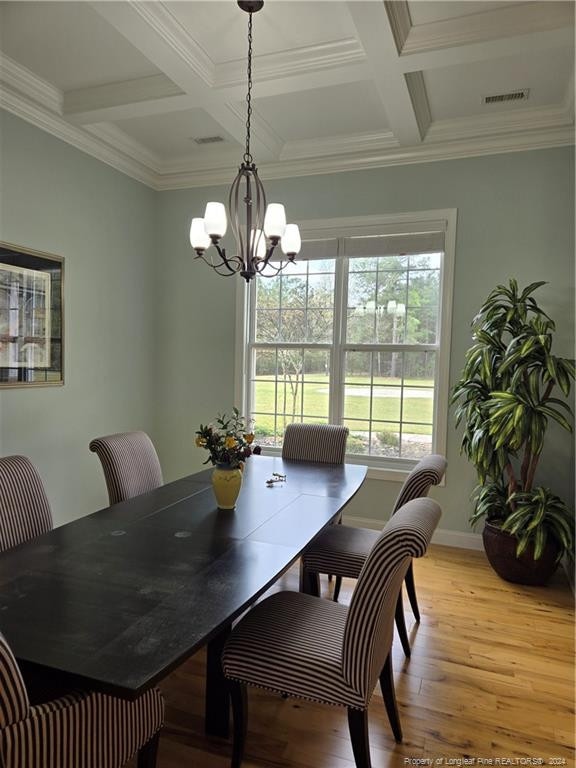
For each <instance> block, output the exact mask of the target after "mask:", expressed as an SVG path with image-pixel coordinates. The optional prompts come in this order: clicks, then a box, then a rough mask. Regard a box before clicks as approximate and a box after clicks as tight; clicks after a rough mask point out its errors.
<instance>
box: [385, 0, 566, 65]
mask: <svg viewBox="0 0 576 768" xmlns="http://www.w3.org/2000/svg"><path fill="white" fill-rule="evenodd" d="M391 5H392V8H390V6H391ZM395 5H396V4H395V3H394V4H391V3H387V6H388V13H389V14H390V13H392V14H393V18H394V19H395V24H394V26H395V29H396V30H398V28H399V26H400V25H399V24H398V9H395V8H394V6H395ZM400 5H405V3H400ZM573 27H574V5H573V3H571V2H545V3H542V2H537V3H536V2H529V3H514V4H513V5H511V6H508V7H506V8H498V9H496V10H492V11H484V12H482V13H474V14H471V15H466V16H459V17H456V18H452V19H442V20H440V21H433V22H430V23H428V24H417V25H412V26H411V27H410V28H409V31H408V34H407V35H405V36H404V41H403V43H402V44H401V46H400V47H399V50H400V53H401V54H402V55H410V54H414V53H424V52H426V51H435V50H438V49H439V48H453V47H457V46H463V45H472V44H474V43H486V42H489V41H492V40H497V39H499V38H512V37H521V36H523V35H533V34H536V33H541V32H548V31H551V30H555V29H562V28H569V29H572V30H573ZM402 28H403V27H402ZM396 37H397V39H398V37H399V36H398V34H397V36H396Z"/></svg>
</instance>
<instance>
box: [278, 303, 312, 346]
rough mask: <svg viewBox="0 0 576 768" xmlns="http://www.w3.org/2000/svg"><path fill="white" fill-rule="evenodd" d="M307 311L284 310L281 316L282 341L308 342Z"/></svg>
mask: <svg viewBox="0 0 576 768" xmlns="http://www.w3.org/2000/svg"><path fill="white" fill-rule="evenodd" d="M306 335H307V334H306V311H305V310H304V309H283V310H282V314H281V316H280V339H281V341H292V342H302V341H306Z"/></svg>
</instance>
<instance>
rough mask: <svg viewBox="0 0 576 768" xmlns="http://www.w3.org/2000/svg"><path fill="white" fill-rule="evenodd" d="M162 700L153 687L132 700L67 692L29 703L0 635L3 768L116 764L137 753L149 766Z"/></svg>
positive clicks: (116, 767) (105, 767) (109, 767)
mask: <svg viewBox="0 0 576 768" xmlns="http://www.w3.org/2000/svg"><path fill="white" fill-rule="evenodd" d="M163 718H164V701H163V699H162V695H161V693H160V691H159V690H158V689H156V688H153V689H151V690H149V691H147V692H146V693H144V694H142V695H141V696H139V697H138V698H137V699H135V700H134V701H127V700H124V699H117V698H115V697H113V696H105V695H104V694H101V693H90V692H78V691H77V692H73V693H69V694H67V695H63V696H60V697H59V698H57V699H53V700H52V701H48V702H46V703H43V704H36V705H33V704H31V703H30V700H29V698H28V692H27V690H26V686H25V684H24V680H23V678H22V675H21V673H20V669H19V668H18V664H17V662H16V659H15V658H14V656H13V654H12V651H11V650H10V647H9V646H8V643H7V642H6V640H5V638H4V637H3V636H2V635H1V634H0V765H2V767H3V768H121V766H123V765H124V764H125V763H126V762H127V761H128V760H130V758H131V757H132V756H133V755H134V754H135V753H136V752H138V768H154V766H155V765H156V753H157V750H158V739H159V735H160V728H161V727H162V721H163Z"/></svg>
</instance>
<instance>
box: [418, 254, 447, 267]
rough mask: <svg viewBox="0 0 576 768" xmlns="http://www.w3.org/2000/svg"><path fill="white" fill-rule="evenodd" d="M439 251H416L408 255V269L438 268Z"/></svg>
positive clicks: (439, 261)
mask: <svg viewBox="0 0 576 768" xmlns="http://www.w3.org/2000/svg"><path fill="white" fill-rule="evenodd" d="M441 259H442V254H441V253H416V254H412V255H411V256H410V269H419V268H422V269H425V268H427V269H438V270H439V269H440V264H441Z"/></svg>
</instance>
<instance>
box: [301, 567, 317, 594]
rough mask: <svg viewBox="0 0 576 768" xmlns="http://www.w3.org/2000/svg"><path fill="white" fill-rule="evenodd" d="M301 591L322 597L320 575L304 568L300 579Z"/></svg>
mask: <svg viewBox="0 0 576 768" xmlns="http://www.w3.org/2000/svg"><path fill="white" fill-rule="evenodd" d="M300 591H301V592H305V593H306V594H307V595H314V597H320V575H319V574H318V573H314V572H313V571H309V570H308V569H306V568H303V569H302V575H301V579H300Z"/></svg>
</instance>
